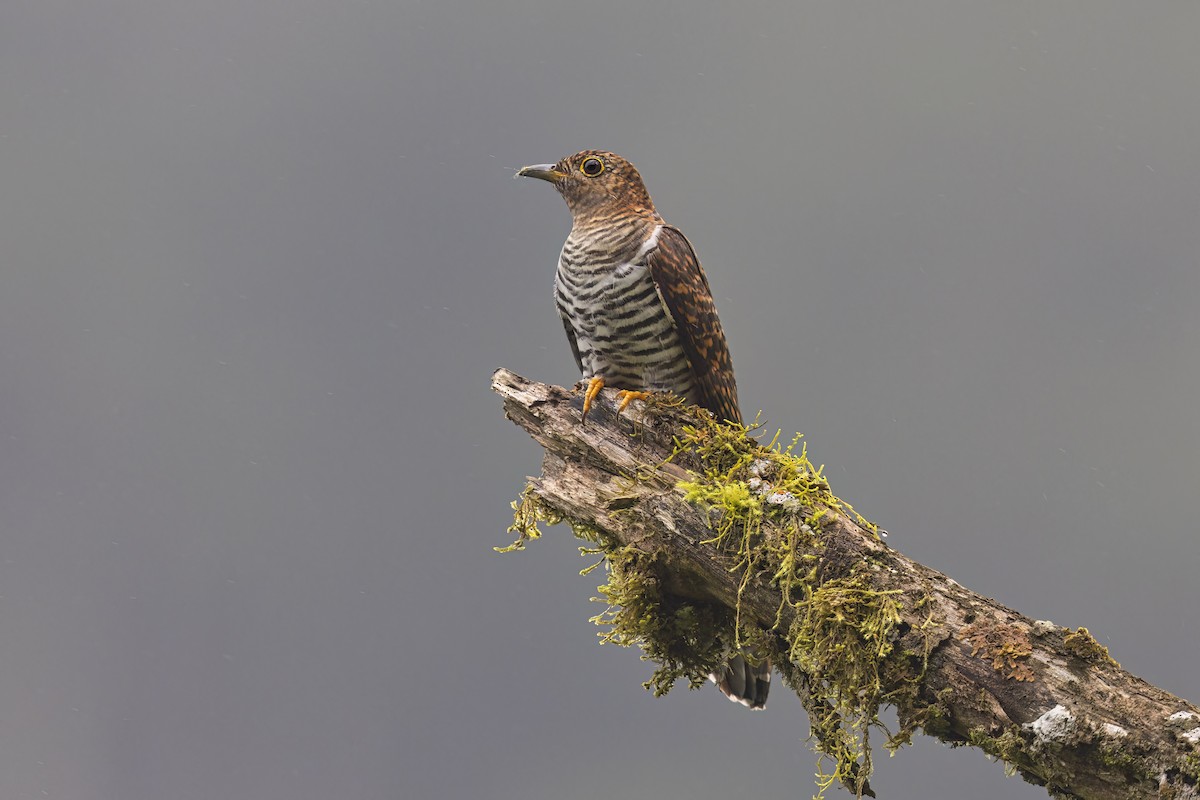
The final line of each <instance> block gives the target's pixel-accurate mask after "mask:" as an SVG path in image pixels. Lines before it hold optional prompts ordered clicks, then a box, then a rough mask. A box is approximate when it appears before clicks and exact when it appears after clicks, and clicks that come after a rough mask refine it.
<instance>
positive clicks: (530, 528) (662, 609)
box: [498, 409, 944, 796]
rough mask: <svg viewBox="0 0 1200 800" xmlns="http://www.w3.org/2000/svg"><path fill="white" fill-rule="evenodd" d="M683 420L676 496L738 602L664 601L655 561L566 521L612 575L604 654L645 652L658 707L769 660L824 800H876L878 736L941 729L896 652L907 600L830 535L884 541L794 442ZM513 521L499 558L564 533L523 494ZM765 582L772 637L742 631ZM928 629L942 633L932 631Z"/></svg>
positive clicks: (601, 620) (907, 661)
mask: <svg viewBox="0 0 1200 800" xmlns="http://www.w3.org/2000/svg"><path fill="white" fill-rule="evenodd" d="M685 413H692V414H693V419H694V424H692V425H688V426H685V427H684V428H683V429H682V434H681V435H680V436H679V437H678V438H677V439H676V441H675V447H674V452H673V453H672V455H671V456H670V458H669V459H668V460H669V461H674V462H675V463H676V464H678V465H680V466H682V467H684V468H686V469H687V470H688V472H689V475H690V477H689V479H688V480H685V481H682V482H680V483H679V484H678V488H679V489H680V490H681V491H682V492H683V495H684V499H685V500H686V501H687V502H689V503H693V504H695V505H697V506H699V507H700V508H702V509H703V510H704V511H705V513H706V516H707V519H708V523H709V526H710V528H711V530H712V537H711V538H710V539H708V540H707V543H709V544H712V545H715V546H716V547H717V548H719V549H720V550H721V551H722V552H724V553H725V554H726V555H727V556H728V557H729V562H730V570H731V571H732V572H735V573H736V574H738V575H739V576H740V580H739V588H738V593H737V601H736V602H735V604H734V608H733V609H732V610H730V609H727V608H725V607H724V606H721V605H717V604H712V605H705V604H703V603H698V602H695V601H684V600H682V599H680V598H678V597H675V596H673V595H671V594H670V593H669V592H666V591H664V589H663V586H664V583H665V582H664V580H663V569H664V565H663V563H662V559H661V558H660V557H658V556H655V555H652V554H647V553H646V552H644V551H642V550H637V549H634V548H629V547H624V546H621V545H619V544H616V543H612V542H609V541H607V540H606V539H605V537H604V536H603V535H602V534H600V532H599V531H596V530H595V529H594V528H590V527H589V526H587V525H584V524H581V523H579V522H578V521H574V520H566V521H567V522H569V523H571V524H572V527H573V528H574V529H575V531H576V534H577V535H580V536H582V537H583V538H585V539H587V540H588V541H590V542H593V543H595V547H589V548H581V549H582V550H583V552H584V553H585V554H589V555H593V556H596V555H598V556H600V560H599V561H598V562H597V563H596V564H593V566H592V567H591V568H589V570H590V569H594V568H595V567H596V566H599V564H600V563H606V564H607V570H608V571H607V582H606V583H605V585H603V586H601V587H599V592H600V595H601V597H600V598H597V599H599V600H600V601H601V602H604V603H605V606H606V608H605V610H604V611H603V612H601V613H600V614H597V615H596V616H595V617H593V618H592V621H593V622H595V623H596V624H598V625H600V626H602V627H603V628H604V630H603V631H602V632H601V633H600V634H599V635H600V640H601V642H603V643H614V644H619V645H622V646H630V645H634V644H637V645H639V646H640V647H641V648H642V650H643V657H644V658H646V659H648V660H651V661H654V662H655V663H656V664H657V669H656V671H655V673H654V675H653V676H652V678H651V679H650V680H649V681H647V682H646V686H647V688H649V689H652V690H653V691H654V692H655V694H663V693H665V692H667V691H668V690H669V689H670V688H671V687H672V686H673V685H674V684H675V683H676V682H677V681H679V680H681V679H682V680H685V681H687V683H688V685H689V686H692V687H696V686H698V685H700V684H701V683H702V682H703V681H704V680H705V679H706V678H707V676H708V674H709V673H711V672H713V671H714V670H715V669H717V668H718V667H719V666H720V665H721V664H722V663H724V661H725V660H726V659H727V658H728V656H729V654H730V652H733V651H741V652H743V653H746V654H747V655H750V657H759V656H761V657H770V658H771V659H772V660H773V661H774V662H775V663H776V665H777V666H778V667H779V669H780V671H781V672H782V673H783V674H784V676H785V678H786V679H787V680H788V681H789V683H791V684H792V685H793V686H794V687H796V688H797V689H798V690H799V694H800V695H801V697H802V700H803V701H804V705H805V707H806V709H807V710H808V712H809V718H810V722H811V736H812V738H813V740H814V742H815V745H816V747H817V749H818V750H819V751H820V753H821V760H820V761H819V762H818V770H819V771H818V783H817V785H818V796H819V795H820V794H823V793H824V791H825V789H826V788H828V787H829V786H831V785H833V784H834V783H835V782H840V783H841V784H843V785H844V786H846V788H848V789H850V790H851V791H853V792H855V793H856V794H858V795H862V794H869V793H870V789H869V786H868V783H867V780H868V778H869V777H870V774H871V747H870V743H869V736H870V732H871V730H872V729H875V728H878V729H880V730H883V731H884V732H885V734H887V735H888V739H887V743H888V746H889V747H890V748H896V747H899V746H901V745H902V744H905V743H907V742H908V740H909V738H910V737H911V734H912V732H913V731H914V730H916V729H917V728H918V727H919V726H920V725H922V724H926V723H928V722H933V724H934V725H935V726H936V724H937V720H938V717H937V715H936V713H933V712H930V711H929V709H928V704H924V703H922V702H920V701H919V699H918V689H919V681H920V679H921V677H922V676H923V673H924V663H925V657H926V655H927V652H928V650H927V649H926V650H924V651H921V650H920V645H919V644H918V645H916V646H915V647H913V646H912V644H911V642H910V645H909V649H907V650H903V651H897V650H896V642H897V640H898V638H899V634H900V633H901V631H900V626H901V611H902V608H903V604H904V603H905V602H906V600H905V595H904V594H902V593H901V592H900V591H897V590H880V589H879V588H878V587H877V585H876V581H877V580H879V579H878V578H877V577H876V576H878V575H879V574H881V573H882V572H883V569H881V566H880V565H879V564H876V563H873V561H872V560H869V559H868V560H862V559H860V558H859V557H858V556H856V555H851V554H849V553H847V552H845V551H843V550H842V549H840V548H832V549H831V548H830V547H829V541H827V536H826V534H825V531H824V530H823V528H824V526H825V525H827V524H828V523H830V522H831V521H833V520H834V519H836V518H838V517H840V516H841V515H848V516H849V517H850V518H851V519H852V520H855V521H857V523H858V524H859V525H861V526H862V527H863V528H864V529H866V530H868V531H871V532H873V533H876V535H878V529H877V527H876V526H875V525H873V524H872V523H870V522H868V521H867V520H866V519H864V518H862V517H861V516H860V515H858V514H857V512H855V511H854V509H853V508H852V507H851V506H850V505H849V504H848V503H846V502H844V501H843V500H841V499H840V498H838V497H837V496H836V495H834V494H833V493H832V492H831V491H830V488H829V484H828V481H826V479H825V477H824V475H823V474H822V469H821V468H820V467H816V466H814V465H813V464H812V462H811V461H809V459H808V454H807V451H806V449H805V447H804V445H803V443H802V441H801V439H800V437H799V436H797V437H796V438H795V439H793V440H792V442H791V443H790V444H789V445H787V446H786V447H785V446H782V445H781V444H780V443H779V441H778V438H779V437H778V435H776V437H775V438H774V439H772V441H771V442H770V443H769V444H767V445H766V446H762V445H760V444H759V443H758V442H757V441H756V440H755V439H753V438H752V437H751V436H750V435H748V434H753V433H756V432H757V429H755V428H745V427H742V426H739V425H728V424H718V423H716V422H713V421H712V420H711V419H710V418H709V417H708V416H707V415H705V414H703V412H699V411H696V410H695V409H690V410H685ZM658 474H659V475H661V473H658ZM642 477H643V476H636V477H635V478H633V479H632V480H640V479H642ZM513 509H514V523H513V526H512V528H510V530H512V531H513V532H515V533H516V534H517V540H516V541H515V542H514V543H513V544H512V545H510V546H509V547H507V548H498V549H500V550H504V551H508V550H513V549H521V548H522V547H523V546H524V544H525V542H527V541H529V540H530V539H533V538H536V537H537V536H538V535H539V534H538V530H537V525H538V523H539V522H542V521H545V522H556V521H561V520H562V517H561V515H559V514H557V513H556V512H555V511H554V510H553V509H549V508H546V507H545V506H544V504H542V503H541V502H540V501H539V500H538V499H537V498H536V496H535V495H534V494H533V493H532V491H531V490H530V489H528V488H527V489H526V491H525V492H524V493H523V494H522V496H521V498H520V499H519V500H518V501H517V502H514V503H513ZM768 521H769V522H770V523H771V524H770V525H765V524H764V523H766V522H768ZM762 582H768V583H770V584H772V585H774V586H777V587H778V589H779V591H780V595H781V601H780V605H779V607H778V609H777V612H776V616H775V620H774V626H773V628H772V629H771V630H764V629H762V628H760V627H758V625H757V621H747V620H744V619H743V618H742V600H743V598H744V595H745V592H746V591H747V590H748V589H749V588H750V587H752V586H756V585H758V584H760V583H762ZM913 594H916V592H914V593H913ZM916 602H917V603H919V602H920V600H917V601H916ZM925 627H927V628H933V627H936V625H935V623H933V622H932V620H930V622H929V623H928V624H927V626H925ZM922 630H923V631H924V629H922ZM926 636H932V631H928V632H926ZM885 704H891V705H895V706H896V707H897V710H898V712H899V716H900V720H901V728H900V730H899V731H898V732H896V733H894V734H891V733H888V732H887V731H886V729H885V728H884V727H883V725H882V723H881V722H880V720H879V716H878V712H879V709H880V707H881V706H883V705H885ZM943 716H944V715H943ZM943 724H944V723H943ZM825 764H828V765H829V766H828V767H827V768H826V767H825V766H824V765H825Z"/></svg>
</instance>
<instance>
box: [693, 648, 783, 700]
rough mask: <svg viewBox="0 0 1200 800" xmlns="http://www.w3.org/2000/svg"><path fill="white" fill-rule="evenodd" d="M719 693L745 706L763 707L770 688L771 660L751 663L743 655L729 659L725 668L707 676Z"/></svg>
mask: <svg viewBox="0 0 1200 800" xmlns="http://www.w3.org/2000/svg"><path fill="white" fill-rule="evenodd" d="M708 677H709V678H710V679H711V680H712V682H713V683H715V684H716V685H717V688H718V689H720V690H721V693H722V694H724V695H725V696H726V697H728V698H729V699H730V700H732V701H733V702H735V703H741V704H742V705H744V706H746V707H747V708H763V707H765V706H766V705H767V692H768V691H769V690H770V689H771V662H770V661H768V660H767V659H765V658H764V659H762V660H760V661H759V662H758V663H757V664H751V663H750V662H749V661H747V660H746V659H745V658H744V657H743V656H741V655H736V656H734V657H733V658H731V659H729V662H728V663H727V664H726V665H725V669H724V670H723V671H722V672H719V673H713V674H712V675H709V676H708Z"/></svg>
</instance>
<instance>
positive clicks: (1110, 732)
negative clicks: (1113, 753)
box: [1102, 722, 1129, 739]
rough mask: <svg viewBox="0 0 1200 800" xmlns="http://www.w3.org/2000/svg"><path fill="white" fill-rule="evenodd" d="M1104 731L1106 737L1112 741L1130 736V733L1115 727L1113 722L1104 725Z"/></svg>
mask: <svg viewBox="0 0 1200 800" xmlns="http://www.w3.org/2000/svg"><path fill="white" fill-rule="evenodd" d="M1102 730H1103V731H1104V735H1105V736H1107V737H1108V738H1110V739H1124V738H1125V737H1126V736H1128V735H1129V731H1127V730H1125V729H1124V728H1122V727H1121V726H1120V725H1113V724H1112V723H1111V722H1106V723H1104V725H1103V726H1102Z"/></svg>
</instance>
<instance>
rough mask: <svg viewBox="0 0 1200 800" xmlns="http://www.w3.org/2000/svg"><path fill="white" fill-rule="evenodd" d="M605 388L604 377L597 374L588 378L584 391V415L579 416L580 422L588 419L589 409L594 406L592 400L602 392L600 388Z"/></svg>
mask: <svg viewBox="0 0 1200 800" xmlns="http://www.w3.org/2000/svg"><path fill="white" fill-rule="evenodd" d="M603 388H604V378H601V377H599V376H596V377H594V378H589V379H588V384H587V389H586V390H585V391H584V393H583V416H581V417H580V418H579V421H580V422H584V421H586V420H587V415H588V411H590V410H591V408H592V401H593V400H595V399H596V395H598V394H600V390H601V389H603Z"/></svg>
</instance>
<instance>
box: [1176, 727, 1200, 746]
mask: <svg viewBox="0 0 1200 800" xmlns="http://www.w3.org/2000/svg"><path fill="white" fill-rule="evenodd" d="M1179 738H1180V739H1183V740H1184V741H1185V742H1187V743H1188V744H1200V728H1192V729H1191V730H1190V731H1184V732H1183V733H1181V734H1179Z"/></svg>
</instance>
